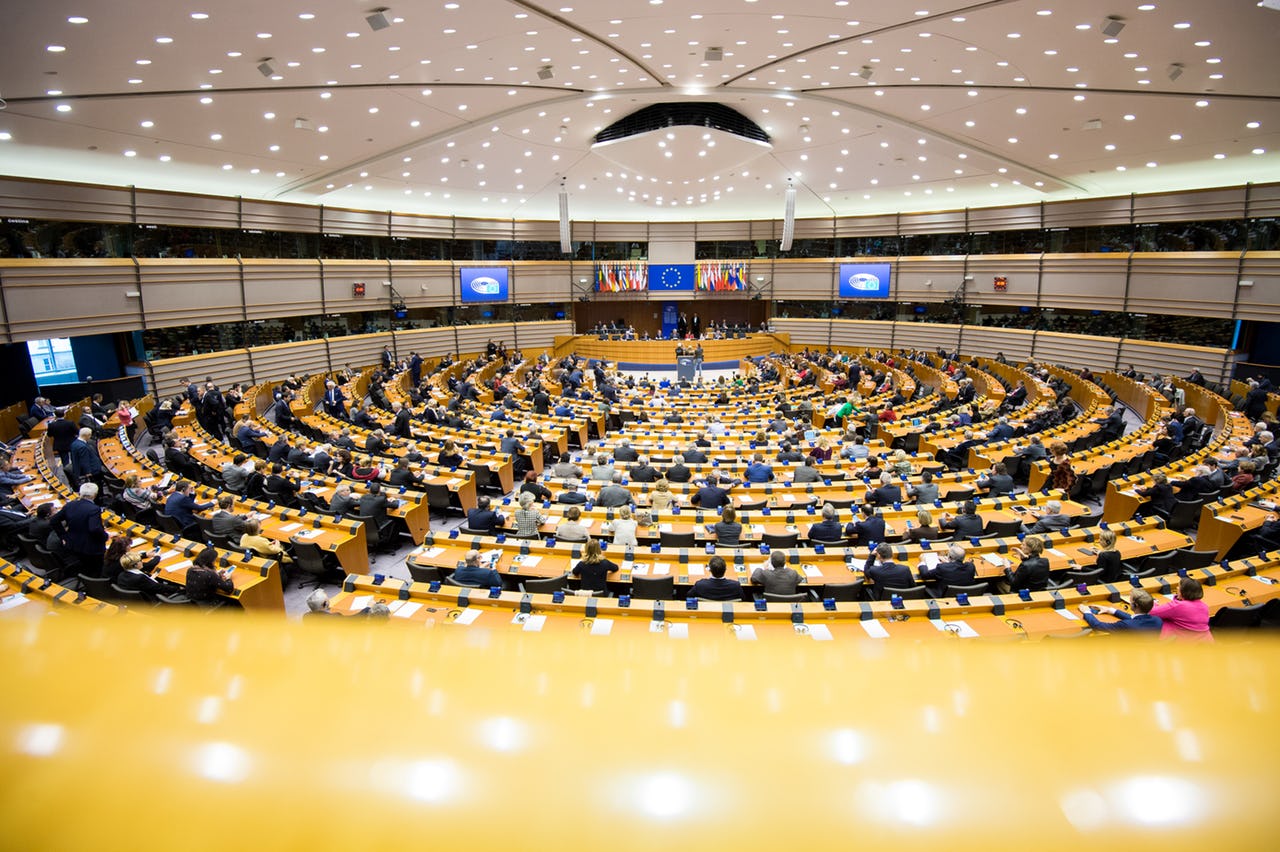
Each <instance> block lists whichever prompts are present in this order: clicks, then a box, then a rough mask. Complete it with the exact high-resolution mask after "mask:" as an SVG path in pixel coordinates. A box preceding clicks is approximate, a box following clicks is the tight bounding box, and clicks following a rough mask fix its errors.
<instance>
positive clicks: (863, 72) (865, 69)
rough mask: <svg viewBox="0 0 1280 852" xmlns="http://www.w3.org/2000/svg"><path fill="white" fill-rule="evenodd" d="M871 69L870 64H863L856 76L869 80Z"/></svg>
mask: <svg viewBox="0 0 1280 852" xmlns="http://www.w3.org/2000/svg"><path fill="white" fill-rule="evenodd" d="M872 70H873V69H872V68H871V66H870V65H863V66H862V70H861V71H859V72H858V76H859V77H861V78H862V79H864V80H870V79H871V72H872Z"/></svg>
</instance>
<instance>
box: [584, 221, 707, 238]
mask: <svg viewBox="0 0 1280 852" xmlns="http://www.w3.org/2000/svg"><path fill="white" fill-rule="evenodd" d="M579 225H582V226H584V227H585V228H586V229H587V231H586V233H588V234H594V235H595V236H594V237H591V236H587V237H582V238H581V239H584V240H591V239H594V240H596V241H598V242H647V241H648V240H649V223H647V222H574V223H573V227H574V235H575V236H574V239H575V240H576V239H579V237H578V236H577V233H578V231H577V228H578V226H579ZM689 232H690V234H692V233H693V228H690V229H689Z"/></svg>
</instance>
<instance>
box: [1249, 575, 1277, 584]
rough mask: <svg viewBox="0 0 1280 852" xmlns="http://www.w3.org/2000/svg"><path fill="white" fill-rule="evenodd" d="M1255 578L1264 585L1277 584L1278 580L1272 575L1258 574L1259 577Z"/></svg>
mask: <svg viewBox="0 0 1280 852" xmlns="http://www.w3.org/2000/svg"><path fill="white" fill-rule="evenodd" d="M1253 579H1254V580H1257V581H1258V582H1259V583H1261V584H1262V585H1264V586H1274V585H1275V584H1276V581H1275V580H1273V579H1271V578H1270V577H1261V576H1258V577H1254V578H1253Z"/></svg>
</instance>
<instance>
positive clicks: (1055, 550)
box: [1049, 547, 1068, 559]
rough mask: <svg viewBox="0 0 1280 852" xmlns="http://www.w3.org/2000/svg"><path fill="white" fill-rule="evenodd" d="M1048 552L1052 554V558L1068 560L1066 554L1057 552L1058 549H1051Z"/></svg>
mask: <svg viewBox="0 0 1280 852" xmlns="http://www.w3.org/2000/svg"><path fill="white" fill-rule="evenodd" d="M1049 552H1050V553H1052V554H1053V555H1054V556H1060V557H1062V558H1063V559H1067V558H1068V556H1067V554H1065V553H1063V552H1062V551H1061V550H1059V549H1058V548H1056V547H1051V548H1049Z"/></svg>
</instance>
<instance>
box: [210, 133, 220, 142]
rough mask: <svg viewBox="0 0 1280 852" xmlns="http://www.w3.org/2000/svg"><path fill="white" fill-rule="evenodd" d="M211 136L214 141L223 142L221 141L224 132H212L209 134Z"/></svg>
mask: <svg viewBox="0 0 1280 852" xmlns="http://www.w3.org/2000/svg"><path fill="white" fill-rule="evenodd" d="M209 138H210V139H212V140H213V141H214V142H221V141H222V134H221V133H210V134H209Z"/></svg>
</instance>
